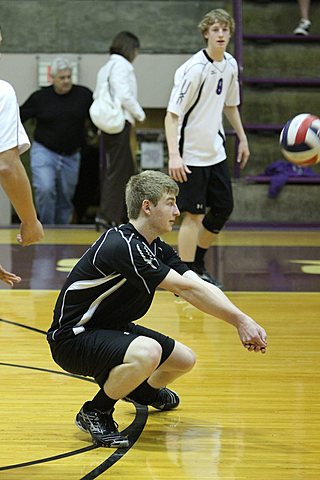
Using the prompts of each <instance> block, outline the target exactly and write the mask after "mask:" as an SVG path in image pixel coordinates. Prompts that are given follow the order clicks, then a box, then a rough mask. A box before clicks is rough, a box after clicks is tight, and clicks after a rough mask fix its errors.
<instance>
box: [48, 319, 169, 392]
mask: <svg viewBox="0 0 320 480" xmlns="http://www.w3.org/2000/svg"><path fill="white" fill-rule="evenodd" d="M139 336H145V337H149V338H153V339H154V340H156V341H157V342H158V343H159V344H160V345H161V348H162V356H161V361H160V364H159V365H161V364H162V363H163V362H164V361H165V360H167V358H168V357H169V356H170V354H171V353H172V351H173V349H174V345H175V341H174V340H173V339H172V338H170V337H168V336H166V335H163V334H162V333H159V332H156V331H154V330H151V329H149V328H146V327H143V326H142V325H136V324H134V323H129V324H128V325H127V326H126V329H125V330H103V329H100V330H85V331H84V332H82V333H80V334H79V335H76V336H74V337H72V338H67V339H65V340H63V339H62V340H59V341H55V342H52V343H50V348H51V352H52V357H53V359H54V361H55V362H56V363H57V364H58V365H60V367H61V368H63V369H64V370H66V371H67V372H70V373H73V374H76V375H84V376H88V377H93V378H94V379H95V380H96V382H97V383H98V385H99V386H100V387H103V385H104V383H105V382H106V380H107V378H108V375H109V372H110V370H111V369H112V368H114V367H116V366H117V365H121V364H122V363H123V359H124V356H125V353H126V351H127V349H128V347H129V345H130V343H131V342H132V341H133V340H134V339H135V338H137V337H139Z"/></svg>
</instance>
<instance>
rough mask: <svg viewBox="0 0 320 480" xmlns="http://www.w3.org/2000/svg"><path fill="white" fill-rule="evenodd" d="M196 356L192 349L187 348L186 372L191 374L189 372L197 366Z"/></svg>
mask: <svg viewBox="0 0 320 480" xmlns="http://www.w3.org/2000/svg"><path fill="white" fill-rule="evenodd" d="M196 360H197V359H196V355H195V353H194V352H193V351H192V350H191V348H189V347H186V352H185V371H186V372H189V370H192V368H193V367H194V366H195V364H196Z"/></svg>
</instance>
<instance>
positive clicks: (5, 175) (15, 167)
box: [0, 148, 37, 223]
mask: <svg viewBox="0 0 320 480" xmlns="http://www.w3.org/2000/svg"><path fill="white" fill-rule="evenodd" d="M0 183H1V185H2V187H3V189H4V191H5V192H6V194H7V195H8V197H9V200H10V201H11V203H12V205H13V206H14V208H15V210H16V212H17V215H18V216H19V218H20V220H21V221H22V222H24V223H32V222H35V221H36V220H37V215H36V210H35V208H34V204H33V199H32V191H31V186H30V182H29V179H28V176H27V174H26V171H25V169H24V166H23V165H22V163H21V160H20V158H19V153H18V149H17V148H16V149H12V150H10V151H8V152H4V153H2V154H0Z"/></svg>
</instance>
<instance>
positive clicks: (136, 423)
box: [0, 318, 148, 480]
mask: <svg viewBox="0 0 320 480" xmlns="http://www.w3.org/2000/svg"><path fill="white" fill-rule="evenodd" d="M0 322H4V323H8V324H11V325H16V326H18V327H22V328H26V329H27V330H32V331H34V332H37V333H41V334H43V335H46V333H47V332H45V331H44V330H40V329H38V328H34V327H29V326H28V325H24V324H22V323H18V322H12V321H10V320H4V319H2V318H0ZM0 365H2V366H7V367H15V368H25V369H28V370H37V371H41V372H47V373H54V374H57V375H64V376H67V377H72V378H76V379H78V380H84V381H86V382H91V383H96V382H95V380H93V379H91V378H87V377H82V376H81V375H75V374H72V373H68V372H60V371H58V370H50V369H48V368H40V367H31V366H29V365H18V364H14V363H5V362H0ZM134 406H135V408H136V415H135V418H134V420H133V422H132V423H131V424H130V425H129V426H128V427H127V428H125V429H124V430H123V431H122V432H121V433H122V434H123V435H127V436H128V438H129V446H128V447H127V448H118V449H117V450H116V451H115V452H113V453H112V454H111V455H110V456H109V457H108V458H107V459H106V460H105V461H104V462H102V463H101V464H100V465H99V466H98V467H96V468H95V469H94V470H92V471H91V472H89V473H88V474H87V475H85V476H84V477H82V478H81V479H80V480H93V479H95V478H97V477H98V476H99V475H101V474H102V473H103V472H105V471H106V470H108V469H109V468H110V467H112V465H114V464H115V463H117V462H118V461H119V460H121V458H122V457H123V456H124V455H125V454H126V453H127V452H128V451H129V450H130V449H131V448H132V447H133V445H134V444H135V443H136V441H137V440H138V438H139V437H140V435H141V433H142V432H143V429H144V427H145V425H146V423H147V419H148V407H147V406H145V405H139V404H137V403H134ZM96 448H104V447H100V446H99V445H90V446H88V447H84V448H80V449H77V450H72V451H71V452H66V453H61V454H59V455H54V456H52V457H46V458H40V459H38V460H32V461H29V462H23V463H17V464H14V465H6V466H4V467H0V471H4V470H13V469H15V468H22V467H28V466H31V465H38V464H41V463H47V462H52V461H54V460H59V459H62V458H67V457H71V456H74V455H79V454H81V453H85V452H88V451H90V450H94V449H96Z"/></svg>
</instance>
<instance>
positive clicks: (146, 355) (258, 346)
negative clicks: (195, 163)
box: [48, 171, 267, 447]
mask: <svg viewBox="0 0 320 480" xmlns="http://www.w3.org/2000/svg"><path fill="white" fill-rule="evenodd" d="M177 194H178V186H177V184H176V183H175V182H174V180H172V179H171V178H170V177H168V176H167V175H165V174H164V173H161V172H156V171H144V172H142V173H140V174H138V175H135V176H133V177H131V179H130V180H129V182H128V185H127V189H126V203H127V208H128V217H129V219H130V222H129V223H128V224H125V225H122V226H120V227H115V228H111V229H109V230H107V231H106V232H105V233H104V234H103V235H102V236H101V237H100V238H99V239H98V240H97V241H96V242H95V243H94V244H93V245H92V246H91V247H90V248H89V249H88V250H87V252H86V253H85V254H84V255H83V256H82V258H81V259H80V260H79V262H78V263H77V264H76V266H75V267H74V268H73V270H72V271H71V273H70V274H69V276H68V278H67V280H66V282H65V284H64V286H63V288H62V290H61V292H60V295H59V297H58V300H57V303H56V306H55V310H54V320H53V323H52V326H51V328H50V329H49V332H48V341H49V344H50V348H51V352H52V356H53V359H54V360H55V361H56V362H57V363H58V364H59V365H60V366H61V367H62V368H63V369H65V370H67V371H68V372H71V373H74V374H79V375H86V376H91V377H93V378H95V380H96V382H97V383H98V385H99V386H100V390H99V392H98V393H97V395H96V396H95V397H94V398H93V400H91V401H88V402H86V403H85V404H84V405H83V407H82V408H81V410H80V412H79V413H78V414H77V416H76V424H77V426H78V427H79V428H80V429H82V430H84V431H85V432H88V433H90V434H91V437H92V440H93V442H94V443H97V444H99V445H103V446H106V447H115V446H117V447H118V446H122V447H123V446H128V439H127V438H126V437H125V436H123V435H122V434H121V433H119V432H118V430H117V425H116V423H115V422H114V420H113V417H112V413H113V410H114V405H115V404H116V402H117V401H118V400H119V399H127V400H129V401H135V402H138V403H140V404H145V405H151V406H152V407H154V408H156V409H158V410H171V409H173V408H176V407H177V406H178V405H179V396H178V395H177V394H176V393H175V392H173V391H172V390H170V389H169V388H167V387H166V385H167V384H168V383H171V382H172V381H173V380H175V379H176V378H178V377H180V376H181V375H183V374H184V373H186V372H188V371H189V370H191V369H192V367H193V366H194V363H195V355H194V353H193V352H192V351H191V350H190V348H188V347H187V346H185V345H183V344H181V343H180V342H178V341H176V340H174V339H172V338H170V337H168V336H166V335H164V334H161V333H159V332H156V331H154V330H150V329H148V328H146V327H143V326H141V325H136V324H135V321H136V320H139V319H140V318H141V317H142V316H143V315H145V313H146V312H147V311H148V309H149V307H150V305H151V303H152V300H153V297H154V294H155V291H156V288H157V287H161V288H164V289H166V290H169V291H171V292H173V293H174V294H176V295H178V296H180V297H181V298H183V299H185V300H186V301H188V302H190V303H191V304H192V305H194V306H196V307H197V308H199V309H201V310H202V311H204V312H206V313H207V314H209V315H212V316H215V317H218V318H221V319H223V320H225V321H226V322H228V323H230V324H232V325H233V326H235V327H236V328H237V330H238V334H239V337H240V340H241V342H242V344H243V345H244V347H245V348H247V349H248V350H250V351H251V350H254V351H257V352H259V351H260V352H262V353H264V352H265V350H266V346H267V340H266V332H265V331H264V329H263V328H262V327H260V326H259V325H258V324H257V323H256V322H255V321H254V320H252V319H251V318H250V317H249V316H248V315H246V314H244V313H243V312H241V311H240V310H239V309H238V308H237V307H236V306H235V305H233V304H232V303H231V302H230V301H229V300H228V298H227V297H226V296H225V295H224V293H223V292H222V291H220V290H219V288H217V287H215V286H214V285H211V284H209V283H208V282H205V281H204V280H202V279H200V278H199V277H198V275H197V274H196V273H195V272H193V271H192V270H190V269H189V267H188V266H187V265H185V264H184V263H183V262H182V261H181V260H180V258H179V257H178V255H177V253H176V252H175V251H174V249H173V248H172V247H171V246H170V245H168V244H166V243H165V242H164V241H162V240H161V239H160V238H159V235H161V234H164V233H166V232H169V231H171V230H172V227H173V224H174V222H175V220H176V217H177V216H178V215H179V214H180V212H179V210H178V207H177V205H176V196H177Z"/></svg>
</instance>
